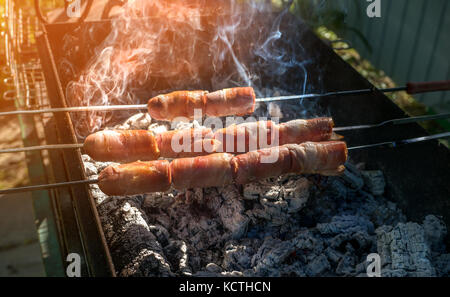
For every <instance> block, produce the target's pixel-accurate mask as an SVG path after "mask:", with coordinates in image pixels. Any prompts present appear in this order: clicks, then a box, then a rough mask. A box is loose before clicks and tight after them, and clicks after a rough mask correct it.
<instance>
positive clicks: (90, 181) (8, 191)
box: [0, 132, 450, 195]
mask: <svg viewBox="0 0 450 297" xmlns="http://www.w3.org/2000/svg"><path fill="white" fill-rule="evenodd" d="M448 137H450V132H446V133H440V134H435V135H430V136H423V137H416V138H410V139H403V140H398V141H386V142H380V143H374V144H366V145H360V146H354V147H349V148H347V149H348V150H349V151H352V150H358V149H367V148H373V147H391V148H395V147H398V146H400V145H405V144H411V143H416V142H423V141H427V140H432V139H441V138H448ZM98 182H99V180H98V179H88V180H78V181H69V182H61V183H53V184H44V185H35V186H25V187H18V188H11V189H6V190H0V195H3V194H13V193H22V192H29V191H36V190H47V189H53V188H60V187H66V186H74V185H82V184H96V183H98Z"/></svg>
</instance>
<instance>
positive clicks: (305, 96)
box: [0, 87, 407, 116]
mask: <svg viewBox="0 0 450 297" xmlns="http://www.w3.org/2000/svg"><path fill="white" fill-rule="evenodd" d="M406 89H407V87H397V88H388V89H378V91H380V92H384V93H388V92H397V91H404V90H406ZM375 90H376V89H362V90H350V91H337V92H328V93H323V94H303V95H289V96H275V97H265V98H258V99H256V102H272V101H285V100H295V99H297V100H298V99H308V98H319V97H329V96H344V95H359V94H369V93H372V92H374V91H375ZM133 109H138V110H139V109H145V110H146V109H147V104H134V105H100V106H75V107H59V108H44V109H33V110H13V111H6V112H0V116H8V115H35V114H42V113H55V112H82V111H116V110H133Z"/></svg>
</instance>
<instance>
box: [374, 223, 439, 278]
mask: <svg viewBox="0 0 450 297" xmlns="http://www.w3.org/2000/svg"><path fill="white" fill-rule="evenodd" d="M376 233H377V244H378V253H379V254H380V256H381V262H382V265H383V269H382V272H381V273H382V275H384V276H435V275H436V271H435V269H434V267H433V266H432V263H431V261H430V260H431V249H430V247H429V245H428V243H427V241H426V238H425V231H424V228H423V227H422V226H421V225H419V224H417V223H412V222H408V223H406V224H404V223H399V224H397V225H396V226H395V227H380V228H378V229H377V230H376Z"/></svg>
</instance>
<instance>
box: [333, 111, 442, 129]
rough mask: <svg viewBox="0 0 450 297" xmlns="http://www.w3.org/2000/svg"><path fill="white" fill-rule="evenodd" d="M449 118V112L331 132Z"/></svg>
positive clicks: (348, 127) (349, 127)
mask: <svg viewBox="0 0 450 297" xmlns="http://www.w3.org/2000/svg"><path fill="white" fill-rule="evenodd" d="M449 117H450V112H447V113H441V114H435V115H426V116H417V117H408V118H400V119H393V120H387V121H384V122H381V123H379V124H372V125H356V126H347V127H336V128H333V131H334V132H340V131H349V130H360V129H370V128H378V127H381V126H385V125H388V124H393V125H399V124H409V123H415V122H422V121H432V120H439V119H446V118H449Z"/></svg>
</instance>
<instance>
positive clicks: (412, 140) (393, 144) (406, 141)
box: [348, 132, 450, 151]
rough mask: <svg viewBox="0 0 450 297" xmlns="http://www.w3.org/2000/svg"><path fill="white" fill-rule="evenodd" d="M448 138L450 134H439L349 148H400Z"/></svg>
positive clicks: (350, 148)
mask: <svg viewBox="0 0 450 297" xmlns="http://www.w3.org/2000/svg"><path fill="white" fill-rule="evenodd" d="M448 137H450V132H445V133H439V134H434V135H429V136H422V137H416V138H410V139H404V140H397V141H386V142H380V143H373V144H365V145H360V146H354V147H349V148H348V150H349V151H351V150H359V149H367V148H372V147H382V146H386V147H391V148H395V147H398V146H401V145H404V144H410V143H416V142H422V141H427V140H433V139H443V138H448Z"/></svg>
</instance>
